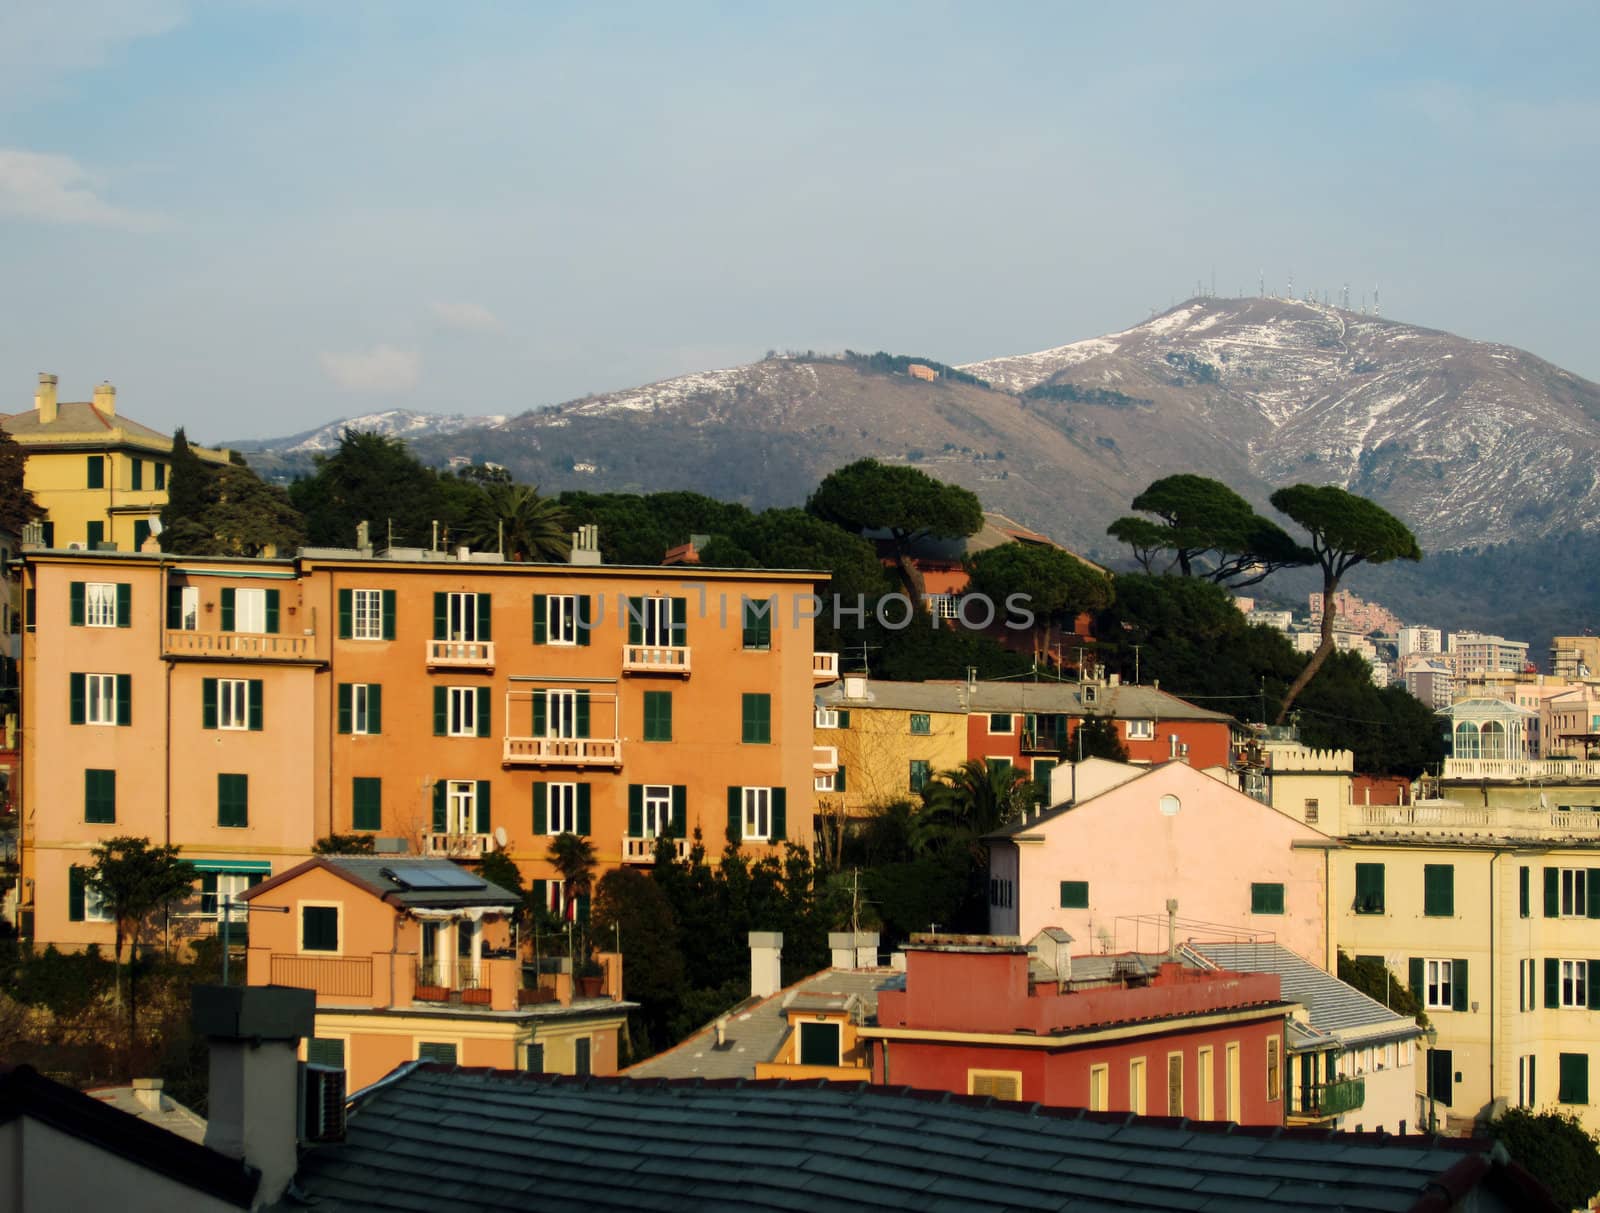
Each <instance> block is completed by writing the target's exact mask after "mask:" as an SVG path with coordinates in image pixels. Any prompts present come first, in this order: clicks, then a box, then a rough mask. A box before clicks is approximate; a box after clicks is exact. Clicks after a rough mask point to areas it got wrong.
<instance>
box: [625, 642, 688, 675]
mask: <svg viewBox="0 0 1600 1213" xmlns="http://www.w3.org/2000/svg"><path fill="white" fill-rule="evenodd" d="M622 669H623V672H624V673H627V674H687V673H688V672H689V647H688V646H687V645H675V644H630V645H628V646H626V647H625V648H624V649H623V650H622Z"/></svg>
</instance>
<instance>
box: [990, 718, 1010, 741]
mask: <svg viewBox="0 0 1600 1213" xmlns="http://www.w3.org/2000/svg"><path fill="white" fill-rule="evenodd" d="M1015 731H1016V721H1015V718H1014V717H1013V716H1012V714H1011V713H1010V712H990V713H989V736H991V737H998V736H1001V735H1002V734H1006V733H1013V732H1015Z"/></svg>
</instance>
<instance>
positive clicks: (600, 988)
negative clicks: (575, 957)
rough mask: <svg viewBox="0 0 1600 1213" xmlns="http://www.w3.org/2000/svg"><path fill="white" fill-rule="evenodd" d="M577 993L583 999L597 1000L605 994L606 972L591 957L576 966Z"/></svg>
mask: <svg viewBox="0 0 1600 1213" xmlns="http://www.w3.org/2000/svg"><path fill="white" fill-rule="evenodd" d="M575 976H576V980H577V983H578V993H580V994H582V995H583V996H584V997H585V998H599V997H600V996H601V995H602V994H604V993H605V988H606V971H605V968H604V966H602V965H601V963H600V962H599V961H598V960H596V959H595V958H594V957H593V956H590V957H587V958H586V959H585V960H583V961H582V962H581V963H580V964H579V965H578V971H577V973H576V975H575Z"/></svg>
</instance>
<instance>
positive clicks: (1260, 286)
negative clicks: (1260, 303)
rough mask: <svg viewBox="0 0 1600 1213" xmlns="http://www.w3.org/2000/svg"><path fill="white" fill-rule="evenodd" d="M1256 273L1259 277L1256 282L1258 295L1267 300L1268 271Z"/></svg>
mask: <svg viewBox="0 0 1600 1213" xmlns="http://www.w3.org/2000/svg"><path fill="white" fill-rule="evenodd" d="M1256 273H1257V274H1258V275H1259V278H1258V279H1257V281H1256V294H1257V295H1258V296H1259V297H1260V298H1262V299H1265V298H1266V297H1267V271H1266V270H1257V271H1256Z"/></svg>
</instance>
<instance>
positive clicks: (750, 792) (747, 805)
mask: <svg viewBox="0 0 1600 1213" xmlns="http://www.w3.org/2000/svg"><path fill="white" fill-rule="evenodd" d="M771 837H772V789H771V788H745V789H744V838H745V841H746V842H764V841H765V840H767V839H768V838H771Z"/></svg>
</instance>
